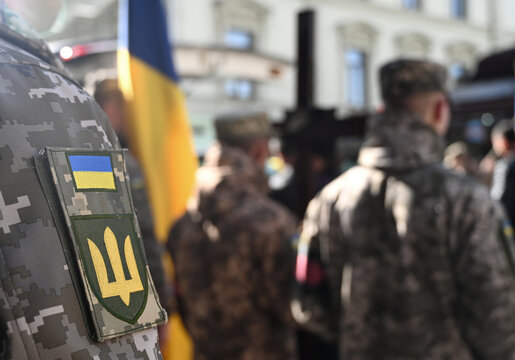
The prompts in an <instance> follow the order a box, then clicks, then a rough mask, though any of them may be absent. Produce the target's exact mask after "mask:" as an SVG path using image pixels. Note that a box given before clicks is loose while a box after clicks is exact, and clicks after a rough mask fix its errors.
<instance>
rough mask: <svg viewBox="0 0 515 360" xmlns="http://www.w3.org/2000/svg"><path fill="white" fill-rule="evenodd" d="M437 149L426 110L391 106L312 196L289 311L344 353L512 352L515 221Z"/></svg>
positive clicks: (457, 355) (462, 358)
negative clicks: (345, 166)
mask: <svg viewBox="0 0 515 360" xmlns="http://www.w3.org/2000/svg"><path fill="white" fill-rule="evenodd" d="M440 154H441V144H440V140H439V138H438V137H437V135H436V134H435V132H434V131H433V130H432V129H430V128H429V127H428V126H426V125H424V124H423V123H422V121H420V120H417V119H416V118H414V117H413V116H411V115H408V114H402V113H397V114H396V113H386V114H384V115H382V116H380V117H379V118H378V119H375V125H373V126H372V129H371V130H370V132H369V134H368V137H367V139H366V141H365V143H364V145H363V147H362V149H361V151H360V157H359V165H358V166H356V167H354V168H352V169H350V170H349V171H347V172H346V173H344V174H343V175H341V176H340V177H339V178H337V179H336V180H334V181H333V182H332V183H330V184H329V185H328V186H327V187H326V188H324V189H323V190H322V192H321V193H320V194H319V195H317V197H316V198H315V199H314V200H312V202H311V203H310V205H309V208H308V211H307V214H306V218H305V220H304V224H303V232H302V235H301V238H300V244H299V253H298V258H297V272H296V278H297V281H298V283H299V288H298V291H299V292H298V294H297V296H298V301H296V302H295V305H296V306H295V307H294V309H296V312H295V315H296V317H297V319H298V320H299V321H300V322H301V323H302V324H303V325H304V326H305V327H306V328H307V329H310V330H311V331H313V332H315V333H317V334H319V335H320V336H322V337H324V338H326V339H329V340H337V341H338V343H339V347H340V358H341V359H353V360H378V359H389V360H390V359H391V360H394V359H395V360H400V359H402V360H408V359H410V360H411V359H412V360H426V359H427V360H429V359H431V360H437V359H438V360H443V359H453V360H472V359H481V360H501V359H502V360H508V359H515V278H514V273H513V266H512V265H513V251H512V250H511V249H512V246H513V243H512V238H511V235H512V229H511V227H510V226H509V224H507V223H505V221H504V216H503V215H502V214H501V213H500V208H499V206H498V204H495V203H494V202H493V201H492V200H491V199H490V198H489V194H488V191H487V189H486V188H485V187H483V186H482V185H479V184H478V183H476V182H475V181H474V180H472V179H471V178H467V177H464V176H462V175H459V174H457V173H454V172H452V171H450V170H446V169H445V168H444V167H442V166H441V164H440Z"/></svg>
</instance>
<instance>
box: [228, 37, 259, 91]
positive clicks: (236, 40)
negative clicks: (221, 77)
mask: <svg viewBox="0 0 515 360" xmlns="http://www.w3.org/2000/svg"><path fill="white" fill-rule="evenodd" d="M224 43H225V45H226V46H227V47H229V48H233V49H239V50H248V51H250V50H252V48H253V47H254V36H253V35H252V33H251V32H249V31H245V30H240V29H230V30H228V31H227V32H225V35H224ZM224 90H225V95H226V96H227V97H229V98H231V99H237V100H250V99H252V97H253V96H254V84H253V83H252V82H251V81H250V80H247V79H228V80H226V81H225V89H224Z"/></svg>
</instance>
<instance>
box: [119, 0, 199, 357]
mask: <svg viewBox="0 0 515 360" xmlns="http://www.w3.org/2000/svg"><path fill="white" fill-rule="evenodd" d="M119 27H120V29H119V41H120V46H119V49H118V73H119V85H120V89H121V90H122V92H123V93H124V97H125V99H126V101H127V106H128V109H127V110H128V111H127V114H128V117H129V132H130V136H129V141H130V144H131V147H132V150H133V152H134V153H135V154H136V157H137V158H138V160H139V162H140V164H141V166H142V168H143V171H144V173H145V181H146V184H147V192H148V194H149V198H150V202H151V205H152V210H153V215H154V223H155V232H156V236H157V238H158V240H159V241H161V242H164V241H166V239H167V236H168V232H169V230H170V227H171V226H172V224H173V223H174V222H175V221H176V220H177V219H178V218H179V217H180V216H181V215H182V214H183V213H184V211H185V209H186V201H187V199H188V197H189V196H190V194H191V192H192V189H193V185H194V179H195V170H196V169H197V166H198V163H197V157H196V155H195V150H194V145H193V137H192V133H191V128H190V125H189V121H188V113H187V109H186V102H185V98H184V95H183V93H182V91H181V90H180V88H179V87H178V85H177V83H178V77H177V74H176V72H175V68H174V66H173V62H172V57H171V46H170V43H169V41H168V36H167V30H166V18H165V15H164V11H163V7H162V4H161V2H160V0H145V1H142V0H121V1H120V14H119ZM168 330H169V331H168V332H169V342H168V344H166V346H164V347H163V348H162V350H163V356H164V358H165V359H174V360H183V359H185V360H189V359H191V358H192V346H191V340H190V339H189V336H188V335H187V333H186V331H185V329H184V327H183V326H182V323H181V321H180V319H179V317H178V315H176V314H175V315H173V314H172V315H171V316H170V317H169V323H168Z"/></svg>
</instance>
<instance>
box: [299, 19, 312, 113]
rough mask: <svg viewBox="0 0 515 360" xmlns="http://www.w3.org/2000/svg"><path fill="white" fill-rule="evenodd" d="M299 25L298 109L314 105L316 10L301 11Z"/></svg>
mask: <svg viewBox="0 0 515 360" xmlns="http://www.w3.org/2000/svg"><path fill="white" fill-rule="evenodd" d="M297 26H298V37H297V109H307V108H311V107H312V106H313V97H314V96H313V95H314V81H313V79H314V76H313V73H314V70H315V59H314V50H315V49H314V45H315V12H314V11H313V10H304V11H302V12H300V13H299V15H298V25H297Z"/></svg>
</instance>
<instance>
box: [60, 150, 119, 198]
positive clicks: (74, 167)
mask: <svg viewBox="0 0 515 360" xmlns="http://www.w3.org/2000/svg"><path fill="white" fill-rule="evenodd" d="M68 162H69V164H70V168H71V172H72V176H73V180H74V183H75V187H76V188H77V190H79V191H100V190H107V191H116V183H115V181H114V174H113V164H112V162H111V156H108V155H71V154H70V155H68Z"/></svg>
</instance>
